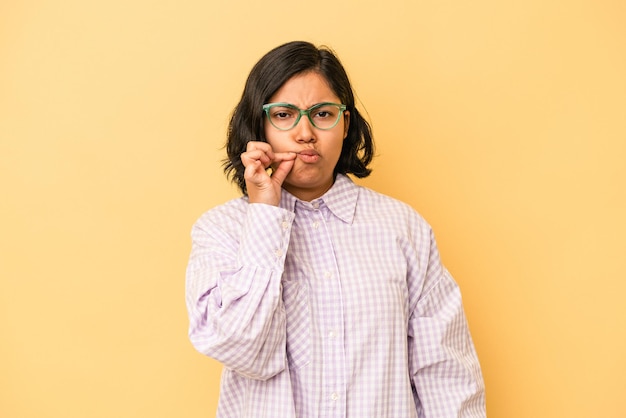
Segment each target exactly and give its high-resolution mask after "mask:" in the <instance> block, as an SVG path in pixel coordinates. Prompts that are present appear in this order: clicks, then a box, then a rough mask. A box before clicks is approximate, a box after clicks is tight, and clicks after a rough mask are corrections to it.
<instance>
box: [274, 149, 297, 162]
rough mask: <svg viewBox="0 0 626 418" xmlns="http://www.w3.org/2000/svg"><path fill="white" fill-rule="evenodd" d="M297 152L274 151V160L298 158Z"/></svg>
mask: <svg viewBox="0 0 626 418" xmlns="http://www.w3.org/2000/svg"><path fill="white" fill-rule="evenodd" d="M296 155H297V154H296V153H295V152H291V151H289V152H276V153H274V158H273V161H274V162H280V161H288V160H293V159H294V158H296Z"/></svg>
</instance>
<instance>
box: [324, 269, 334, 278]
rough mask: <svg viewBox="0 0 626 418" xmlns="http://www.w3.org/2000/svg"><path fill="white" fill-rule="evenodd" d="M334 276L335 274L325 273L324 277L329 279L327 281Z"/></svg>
mask: <svg viewBox="0 0 626 418" xmlns="http://www.w3.org/2000/svg"><path fill="white" fill-rule="evenodd" d="M332 275H333V274H332V273H331V272H330V271H325V272H324V277H325V278H327V279H330V278H331V277H332Z"/></svg>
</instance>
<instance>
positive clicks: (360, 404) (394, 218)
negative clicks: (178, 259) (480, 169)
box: [187, 175, 486, 418]
mask: <svg viewBox="0 0 626 418" xmlns="http://www.w3.org/2000/svg"><path fill="white" fill-rule="evenodd" d="M192 239H193V247H192V252H191V257H190V260H189V265H188V268H187V307H188V311H189V318H190V330H189V335H190V339H191V341H192V343H193V345H194V346H195V347H196V349H197V350H198V351H200V352H201V353H203V354H206V355H207V356H210V357H213V358H215V359H217V360H218V361H220V362H221V363H222V364H223V365H224V371H223V374H222V381H221V392H220V400H219V406H218V411H217V417H218V418H248V417H250V418H318V417H329V418H330V417H332V418H335V417H336V418H340V417H341V418H404V417H406V418H414V417H419V418H461V417H462V418H469V417H475V418H479V417H485V416H486V413H485V397H484V385H483V379H482V375H481V371H480V366H479V363H478V359H477V357H476V352H475V350H474V346H473V343H472V340H471V337H470V334H469V331H468V327H467V323H466V319H465V315H464V313H463V307H462V302H461V296H460V293H459V289H458V287H457V285H456V283H455V282H454V281H453V279H452V278H451V277H450V275H449V274H448V272H447V271H446V270H445V268H444V267H443V266H442V265H441V262H440V258H439V253H438V250H437V246H436V244H435V240H434V237H433V234H432V231H431V229H430V227H429V225H428V224H427V223H426V222H425V221H424V220H423V219H422V218H421V217H420V216H419V215H418V214H417V213H416V212H415V211H414V210H413V209H411V208H410V207H409V206H408V205H406V204H404V203H401V202H399V201H397V200H394V199H391V198H389V197H386V196H383V195H381V194H378V193H376V192H373V191H372V190H369V189H367V188H363V187H360V186H357V185H355V184H354V183H353V182H352V181H351V180H350V179H349V178H348V177H346V176H342V175H339V176H338V177H337V179H336V181H335V184H334V185H333V187H332V188H331V189H330V190H329V191H328V192H327V193H326V194H325V195H324V196H322V197H321V198H319V199H317V200H315V201H312V202H303V201H299V200H297V199H296V198H295V197H293V196H292V195H290V194H289V193H287V192H285V191H283V193H282V198H281V202H280V206H279V207H274V206H269V205H264V204H249V203H248V202H247V200H246V198H244V197H242V198H239V199H236V200H233V201H230V202H228V203H226V204H224V205H221V206H219V207H217V208H215V209H213V210H210V211H209V212H207V213H205V214H204V215H203V216H202V217H201V218H200V219H199V220H198V221H197V222H196V224H195V225H194V227H193V230H192Z"/></svg>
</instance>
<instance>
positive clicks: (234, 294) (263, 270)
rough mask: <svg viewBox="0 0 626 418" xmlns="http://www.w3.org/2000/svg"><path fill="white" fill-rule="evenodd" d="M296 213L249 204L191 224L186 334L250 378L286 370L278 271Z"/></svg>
mask: <svg viewBox="0 0 626 418" xmlns="http://www.w3.org/2000/svg"><path fill="white" fill-rule="evenodd" d="M293 216H294V215H293V213H291V212H289V211H286V210H284V209H280V208H278V207H274V206H269V205H264V204H248V205H247V207H246V208H245V213H244V212H241V211H237V213H230V214H226V213H223V212H219V211H217V212H216V211H212V212H209V214H208V216H207V215H205V216H204V217H202V218H201V219H200V220H199V221H198V222H197V223H196V224H195V225H194V228H193V230H192V240H193V244H192V251H191V256H190V260H189V265H188V267H187V282H186V292H187V295H186V296H187V309H188V312H189V319H190V326H189V337H190V339H191V341H192V343H193V345H194V347H195V348H196V349H197V350H198V351H200V352H201V353H203V354H205V355H208V356H210V357H213V358H215V359H216V360H218V361H220V362H221V363H223V364H224V366H226V367H227V368H230V369H232V370H234V371H236V372H238V373H240V374H242V375H244V376H246V377H249V378H253V379H262V380H265V379H269V378H271V377H272V376H275V375H276V374H278V373H280V372H281V371H282V370H283V369H284V368H285V363H286V359H285V358H286V349H285V344H286V328H285V312H284V308H283V306H282V294H281V275H282V271H283V266H284V261H285V255H286V253H287V247H288V244H289V236H290V231H291V224H292V221H293ZM241 217H243V220H240V218H241ZM233 225H236V227H233Z"/></svg>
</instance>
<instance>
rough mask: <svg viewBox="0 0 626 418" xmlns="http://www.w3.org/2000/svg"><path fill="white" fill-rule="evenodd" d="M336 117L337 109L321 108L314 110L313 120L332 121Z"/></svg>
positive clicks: (331, 107) (330, 107)
mask: <svg viewBox="0 0 626 418" xmlns="http://www.w3.org/2000/svg"><path fill="white" fill-rule="evenodd" d="M336 116H337V109H335V108H334V107H333V106H323V107H320V108H318V109H316V110H315V113H313V117H314V118H315V119H332V118H334V117H336Z"/></svg>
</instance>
